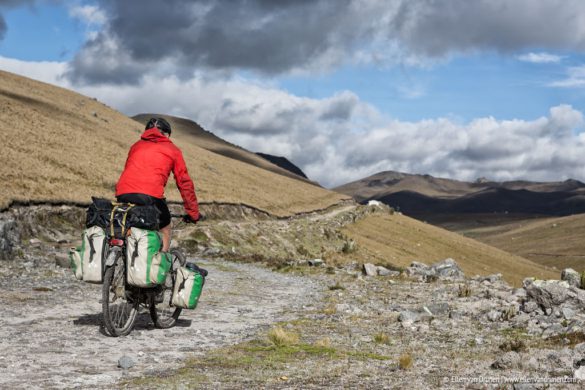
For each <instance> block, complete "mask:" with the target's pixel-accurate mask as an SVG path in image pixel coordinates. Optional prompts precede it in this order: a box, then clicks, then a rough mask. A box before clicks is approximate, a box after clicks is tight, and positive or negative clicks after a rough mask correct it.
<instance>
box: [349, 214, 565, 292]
mask: <svg viewBox="0 0 585 390" xmlns="http://www.w3.org/2000/svg"><path fill="white" fill-rule="evenodd" d="M343 232H344V233H345V234H346V235H348V236H349V237H351V238H353V239H354V240H355V241H356V242H357V243H358V246H359V248H360V251H361V252H367V254H369V255H370V256H371V257H372V259H371V260H373V261H375V262H377V263H378V264H388V265H393V266H397V267H407V266H409V265H410V263H411V262H412V261H413V260H417V261H421V262H424V263H427V264H432V263H434V262H437V261H440V260H443V259H445V258H448V257H451V258H453V259H455V260H456V261H457V263H458V264H459V265H460V266H461V268H462V269H463V271H464V272H465V274H466V275H468V276H473V275H489V274H494V273H498V272H500V273H502V275H503V277H504V279H506V280H507V281H508V282H510V283H512V284H514V285H520V284H521V283H522V280H523V278H525V277H529V276H534V277H537V278H541V279H554V278H558V277H559V275H558V273H557V272H553V271H551V270H550V269H547V268H545V267H544V266H542V265H539V264H536V263H534V262H532V261H529V260H527V259H524V258H522V257H520V256H516V255H512V254H510V253H507V252H504V251H502V250H500V249H497V248H494V247H491V246H489V245H486V244H483V243H480V242H478V241H475V240H472V239H470V238H466V237H463V236H461V235H459V234H457V233H452V232H449V231H446V230H444V229H441V228H438V227H435V226H432V225H429V224H425V223H423V222H419V221H417V220H415V219H412V218H409V217H406V216H404V215H400V214H394V215H373V216H370V217H367V218H365V219H363V220H361V221H359V222H357V223H355V224H353V225H349V226H347V227H346V228H344V229H343Z"/></svg>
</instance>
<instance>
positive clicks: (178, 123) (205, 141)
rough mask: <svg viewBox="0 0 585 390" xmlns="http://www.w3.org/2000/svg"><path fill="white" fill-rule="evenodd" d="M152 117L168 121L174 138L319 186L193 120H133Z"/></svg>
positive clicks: (169, 117) (142, 122)
mask: <svg viewBox="0 0 585 390" xmlns="http://www.w3.org/2000/svg"><path fill="white" fill-rule="evenodd" d="M152 117H163V118H165V119H166V120H167V121H169V123H170V124H171V127H172V129H173V137H174V136H175V135H176V134H180V135H181V136H185V137H190V138H191V141H192V142H193V143H194V144H195V145H197V146H199V147H200V148H203V149H206V150H209V151H210V152H214V153H217V154H219V155H222V156H224V157H228V158H232V159H234V160H237V161H240V162H244V163H246V164H250V165H252V166H255V167H258V168H262V169H265V170H267V171H270V172H273V173H277V174H279V175H282V176H286V177H289V178H291V179H296V180H302V181H305V182H307V183H310V184H314V185H318V184H317V183H314V182H312V181H309V180H308V179H307V177H306V176H304V174H303V173H302V171H301V172H300V173H301V174H302V175H300V174H298V173H295V172H293V171H292V170H291V169H286V168H284V167H282V166H279V165H278V164H275V162H274V161H271V160H270V159H268V158H265V157H264V156H262V155H258V154H257V153H252V152H250V151H248V150H246V149H244V148H241V147H239V146H237V145H234V144H232V143H229V142H227V141H225V140H224V139H222V138H220V137H218V136H216V135H215V134H213V133H212V132H210V131H207V130H205V129H204V128H203V127H201V126H200V125H199V124H197V123H196V122H194V121H192V120H189V119H186V118H178V117H175V116H171V115H162V114H152V113H150V114H138V115H135V116H133V117H132V119H134V120H136V121H138V122H140V123H141V124H142V125H144V124H145V123H146V122H148V120H149V119H150V118H152ZM285 160H286V159H285ZM287 161H288V160H287ZM291 165H292V164H291ZM293 167H294V165H293ZM295 168H296V167H295ZM297 169H298V168H297Z"/></svg>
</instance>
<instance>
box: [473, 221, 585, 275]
mask: <svg viewBox="0 0 585 390" xmlns="http://www.w3.org/2000/svg"><path fill="white" fill-rule="evenodd" d="M466 234H467V235H470V236H473V237H476V238H477V239H479V240H481V241H483V242H485V243H487V244H489V245H493V246H496V247H498V248H501V249H503V250H505V251H508V252H511V253H515V254H517V255H520V256H522V257H525V258H527V259H530V260H532V261H534V262H536V263H539V264H543V265H546V266H555V267H557V268H558V269H562V268H566V267H571V268H574V269H576V270H577V271H585V239H584V237H585V215H583V214H579V215H572V216H568V217H561V218H544V219H538V220H523V221H517V222H515V223H509V224H505V225H501V226H490V227H486V228H475V229H468V231H467V233H466Z"/></svg>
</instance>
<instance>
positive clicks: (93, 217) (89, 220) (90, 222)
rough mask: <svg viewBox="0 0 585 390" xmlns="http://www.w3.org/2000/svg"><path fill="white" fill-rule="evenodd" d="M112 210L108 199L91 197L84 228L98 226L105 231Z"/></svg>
mask: <svg viewBox="0 0 585 390" xmlns="http://www.w3.org/2000/svg"><path fill="white" fill-rule="evenodd" d="M112 208H113V206H112V202H111V201H109V200H108V199H103V198H95V197H92V198H91V204H90V205H89V207H88V208H87V214H86V219H85V227H86V228H90V227H92V226H99V227H101V228H104V229H106V228H107V227H108V226H109V224H110V216H111V214H112Z"/></svg>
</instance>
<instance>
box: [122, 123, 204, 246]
mask: <svg viewBox="0 0 585 390" xmlns="http://www.w3.org/2000/svg"><path fill="white" fill-rule="evenodd" d="M170 136H171V125H170V124H169V122H167V121H166V120H165V119H164V118H151V119H150V120H149V121H148V122H147V123H146V128H145V131H144V133H143V134H142V136H141V137H140V140H139V141H138V142H136V143H135V144H134V145H132V147H131V148H130V151H129V152H128V158H127V159H126V165H125V167H124V171H123V172H122V174H121V175H120V179H119V180H118V183H117V184H116V198H117V200H118V202H124V203H134V204H138V205H155V206H156V207H157V208H158V209H159V211H160V212H161V215H160V221H159V222H160V223H159V226H160V232H161V234H162V238H163V247H162V251H163V252H168V250H169V248H170V245H171V213H170V212H169V208H168V206H167V203H166V200H165V198H164V190H165V186H166V184H167V180H168V178H169V175H170V173H171V171H172V172H173V175H174V176H175V182H176V184H177V188H178V189H179V192H180V193H181V197H182V198H183V206H184V208H185V211H186V212H187V216H186V220H187V222H192V223H196V222H197V221H198V220H199V218H200V215H199V205H198V203H197V196H196V195H195V186H194V185H193V180H191V178H190V177H189V173H188V172H187V166H186V165H185V160H184V159H183V154H182V153H181V150H180V149H179V148H178V147H176V146H175V144H173V143H172V142H171V140H170V139H169V138H170Z"/></svg>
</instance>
